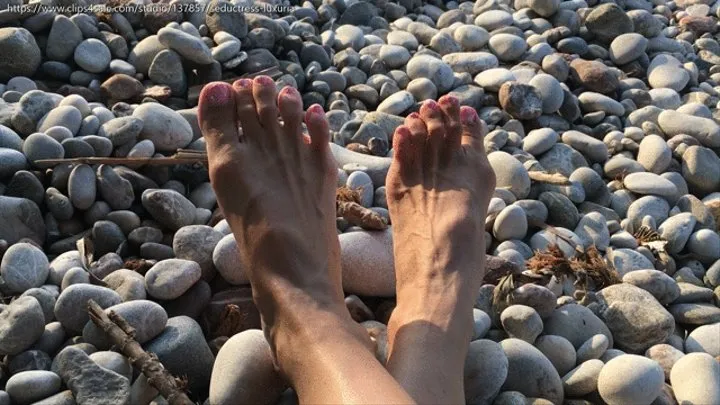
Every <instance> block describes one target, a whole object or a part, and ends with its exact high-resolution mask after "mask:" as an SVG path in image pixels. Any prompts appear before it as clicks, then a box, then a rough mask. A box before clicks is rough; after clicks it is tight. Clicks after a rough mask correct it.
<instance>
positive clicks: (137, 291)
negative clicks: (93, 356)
mask: <svg viewBox="0 0 720 405" xmlns="http://www.w3.org/2000/svg"><path fill="white" fill-rule="evenodd" d="M102 280H103V282H105V283H106V284H107V286H108V288H112V289H113V290H114V291H115V292H116V293H118V294H119V295H120V297H122V299H123V301H124V302H126V301H134V300H144V299H145V298H147V292H146V291H145V277H143V275H142V274H140V273H137V272H134V271H132V270H127V269H118V270H115V271H113V272H112V273H110V274H108V275H107V276H105V278H103V279H102ZM95 346H97V345H95Z"/></svg>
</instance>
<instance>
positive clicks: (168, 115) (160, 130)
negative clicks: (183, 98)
mask: <svg viewBox="0 0 720 405" xmlns="http://www.w3.org/2000/svg"><path fill="white" fill-rule="evenodd" d="M132 116H133V117H136V118H139V119H141V120H142V121H143V127H142V131H141V132H140V139H149V140H151V141H152V142H153V144H154V145H155V149H156V150H157V151H159V152H173V153H174V152H175V151H176V150H177V149H180V148H184V147H186V146H187V145H188V144H189V143H190V142H191V141H192V139H193V131H192V127H191V126H190V124H189V123H188V122H187V120H185V118H183V116H182V115H180V114H178V113H177V112H175V111H173V110H171V109H170V108H168V107H166V106H164V105H162V104H159V103H144V104H142V105H140V106H139V107H138V108H136V109H135V111H133V114H132Z"/></svg>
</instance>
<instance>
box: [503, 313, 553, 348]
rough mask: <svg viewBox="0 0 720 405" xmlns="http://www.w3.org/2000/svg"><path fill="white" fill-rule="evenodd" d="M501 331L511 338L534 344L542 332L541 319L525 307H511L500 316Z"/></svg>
mask: <svg viewBox="0 0 720 405" xmlns="http://www.w3.org/2000/svg"><path fill="white" fill-rule="evenodd" d="M500 322H501V323H502V326H503V329H504V330H505V332H507V334H508V335H509V336H510V337H511V338H517V339H521V340H524V341H526V342H528V343H530V344H533V343H534V342H535V339H537V337H538V336H540V333H541V332H542V330H543V323H542V319H540V315H538V313H537V311H535V310H534V309H533V308H531V307H528V306H526V305H511V306H509V307H507V308H506V309H505V310H504V311H503V312H502V314H501V315H500Z"/></svg>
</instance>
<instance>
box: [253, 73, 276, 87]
mask: <svg viewBox="0 0 720 405" xmlns="http://www.w3.org/2000/svg"><path fill="white" fill-rule="evenodd" d="M255 81H256V82H257V84H260V85H262V86H273V85H275V81H273V79H271V78H270V76H264V75H263V76H258V77H256V78H255Z"/></svg>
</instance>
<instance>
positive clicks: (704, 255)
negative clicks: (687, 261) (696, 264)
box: [686, 229, 720, 263]
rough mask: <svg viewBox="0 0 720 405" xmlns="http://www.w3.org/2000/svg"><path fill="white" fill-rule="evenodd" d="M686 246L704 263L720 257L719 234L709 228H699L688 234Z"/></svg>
mask: <svg viewBox="0 0 720 405" xmlns="http://www.w3.org/2000/svg"><path fill="white" fill-rule="evenodd" d="M686 247H687V250H688V251H689V252H690V253H692V254H694V255H695V256H696V257H697V258H698V259H699V260H700V261H702V262H704V263H705V262H706V263H712V262H714V261H715V260H717V259H720V235H718V233H717V232H714V231H711V230H709V229H700V230H698V231H696V232H694V233H693V234H692V235H690V238H688V241H687V245H686Z"/></svg>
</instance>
